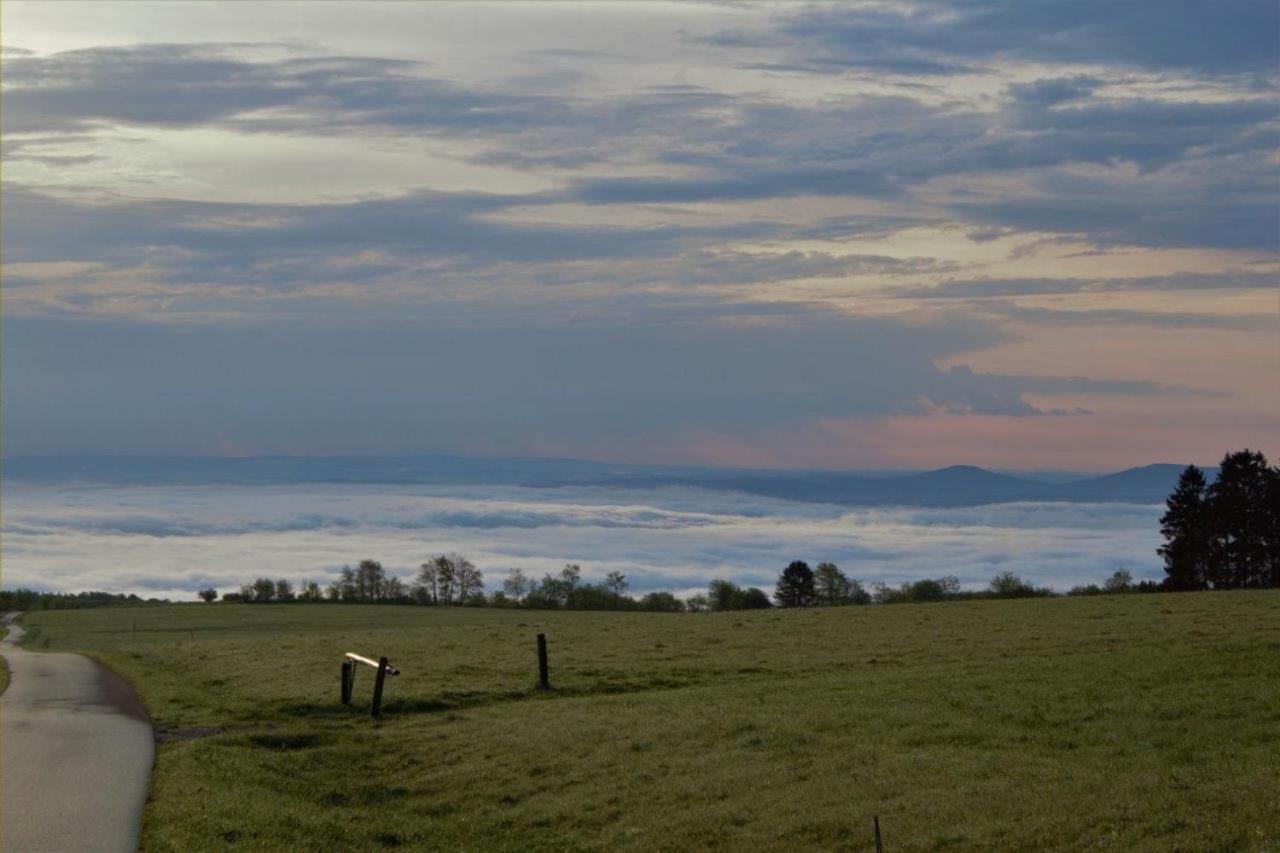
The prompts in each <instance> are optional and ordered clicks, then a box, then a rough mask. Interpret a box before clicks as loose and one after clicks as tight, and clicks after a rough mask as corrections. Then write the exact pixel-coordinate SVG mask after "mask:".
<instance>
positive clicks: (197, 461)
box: [3, 455, 1214, 507]
mask: <svg viewBox="0 0 1280 853" xmlns="http://www.w3.org/2000/svg"><path fill="white" fill-rule="evenodd" d="M1184 467H1185V466H1183V465H1172V464H1157V465H1145V466H1142V467H1139V468H1129V469H1127V470H1124V471H1118V472H1116V473H1113V474H1105V475H1101V476H1081V477H1080V478H1079V479H1075V480H1069V481H1065V482H1064V481H1062V478H1061V476H1060V475H1059V476H1055V477H1053V478H1048V479H1047V480H1037V479H1035V475H1034V473H1032V474H1019V475H1014V474H1003V473H997V472H995V471H989V470H987V469H985V468H977V467H974V466H971V465H953V466H950V467H947V468H940V469H938V470H936V471H923V472H904V473H897V474H895V473H889V472H884V471H874V472H860V471H768V470H752V469H727V468H699V467H686V466H661V465H632V464H626V463H610V462H592V461H588V460H583V459H553V458H542V457H529V458H506V459H502V458H479V457H462V456H444V455H426V456H396V457H390V456H326V457H315V456H255V457H155V456H60V457H52V456H45V457H41V456H28V457H17V458H11V459H6V460H4V467H3V476H4V478H5V479H6V480H12V481H16V482H31V483H73V482H87V483H105V484H116V485H202V484H203V485H286V484H299V483H315V484H323V483H328V484H339V483H350V484H354V483H368V484H379V483H381V484H388V485H391V484H400V485H411V484H421V485H447V484H455V485H512V486H530V487H542V488H555V487H563V486H592V485H595V486H609V487H614V488H630V489H634V488H657V487H663V486H683V487H688V488H699V489H710V490H713V491H734V492H744V493H747V494H752V495H761V496H765V497H772V498H778V499H781V500H790V501H802V502H807V503H833V504H842V505H846V506H926V507H948V506H978V505H982V504H994V503H1009V502H1015V501H1062V502H1080V503H1085V502H1117V503H1160V502H1162V501H1163V500H1164V499H1165V497H1166V496H1168V494H1169V492H1170V491H1172V489H1173V487H1174V484H1175V483H1176V482H1177V479H1178V475H1179V474H1180V473H1181V472H1182V470H1183V468H1184ZM1213 474H1214V472H1213V470H1212V469H1210V470H1208V471H1206V475H1207V476H1210V477H1212V476H1213Z"/></svg>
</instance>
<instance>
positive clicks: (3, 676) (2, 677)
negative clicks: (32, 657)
mask: <svg viewBox="0 0 1280 853" xmlns="http://www.w3.org/2000/svg"><path fill="white" fill-rule="evenodd" d="M8 633H9V629H8V628H0V640H3V639H4V638H5V637H6V636H7V635H8ZM8 686H9V667H7V666H5V665H4V658H0V693H3V692H4V689H5V688H6V687H8Z"/></svg>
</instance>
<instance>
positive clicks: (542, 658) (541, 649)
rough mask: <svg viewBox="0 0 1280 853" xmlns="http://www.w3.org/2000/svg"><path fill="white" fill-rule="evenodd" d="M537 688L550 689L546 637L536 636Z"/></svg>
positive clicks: (544, 635) (543, 635)
mask: <svg viewBox="0 0 1280 853" xmlns="http://www.w3.org/2000/svg"><path fill="white" fill-rule="evenodd" d="M538 686H539V687H541V688H542V689H543V690H550V689H551V676H550V674H549V672H548V670H547V635H546V634H539V635H538Z"/></svg>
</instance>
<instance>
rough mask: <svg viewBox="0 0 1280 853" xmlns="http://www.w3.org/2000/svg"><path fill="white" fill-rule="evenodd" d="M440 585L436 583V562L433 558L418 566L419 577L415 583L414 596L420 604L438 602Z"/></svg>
mask: <svg viewBox="0 0 1280 853" xmlns="http://www.w3.org/2000/svg"><path fill="white" fill-rule="evenodd" d="M438 593H439V585H438V584H437V583H436V563H435V560H432V561H431V562H429V563H423V564H422V565H421V566H419V567H418V579H417V581H415V582H414V585H413V597H414V598H416V599H417V600H418V603H420V604H438V603H439V601H440V598H439V595H438Z"/></svg>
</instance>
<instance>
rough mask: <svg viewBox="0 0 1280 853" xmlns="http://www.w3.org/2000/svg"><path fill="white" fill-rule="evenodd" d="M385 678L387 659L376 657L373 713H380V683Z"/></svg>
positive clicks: (376, 714) (375, 714)
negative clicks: (376, 676) (376, 673)
mask: <svg viewBox="0 0 1280 853" xmlns="http://www.w3.org/2000/svg"><path fill="white" fill-rule="evenodd" d="M386 680H387V659H386V658H378V680H377V681H375V682H374V683H373V715H374V716H375V717H376V716H378V715H379V714H381V713H382V684H383V682H385V681H386Z"/></svg>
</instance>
